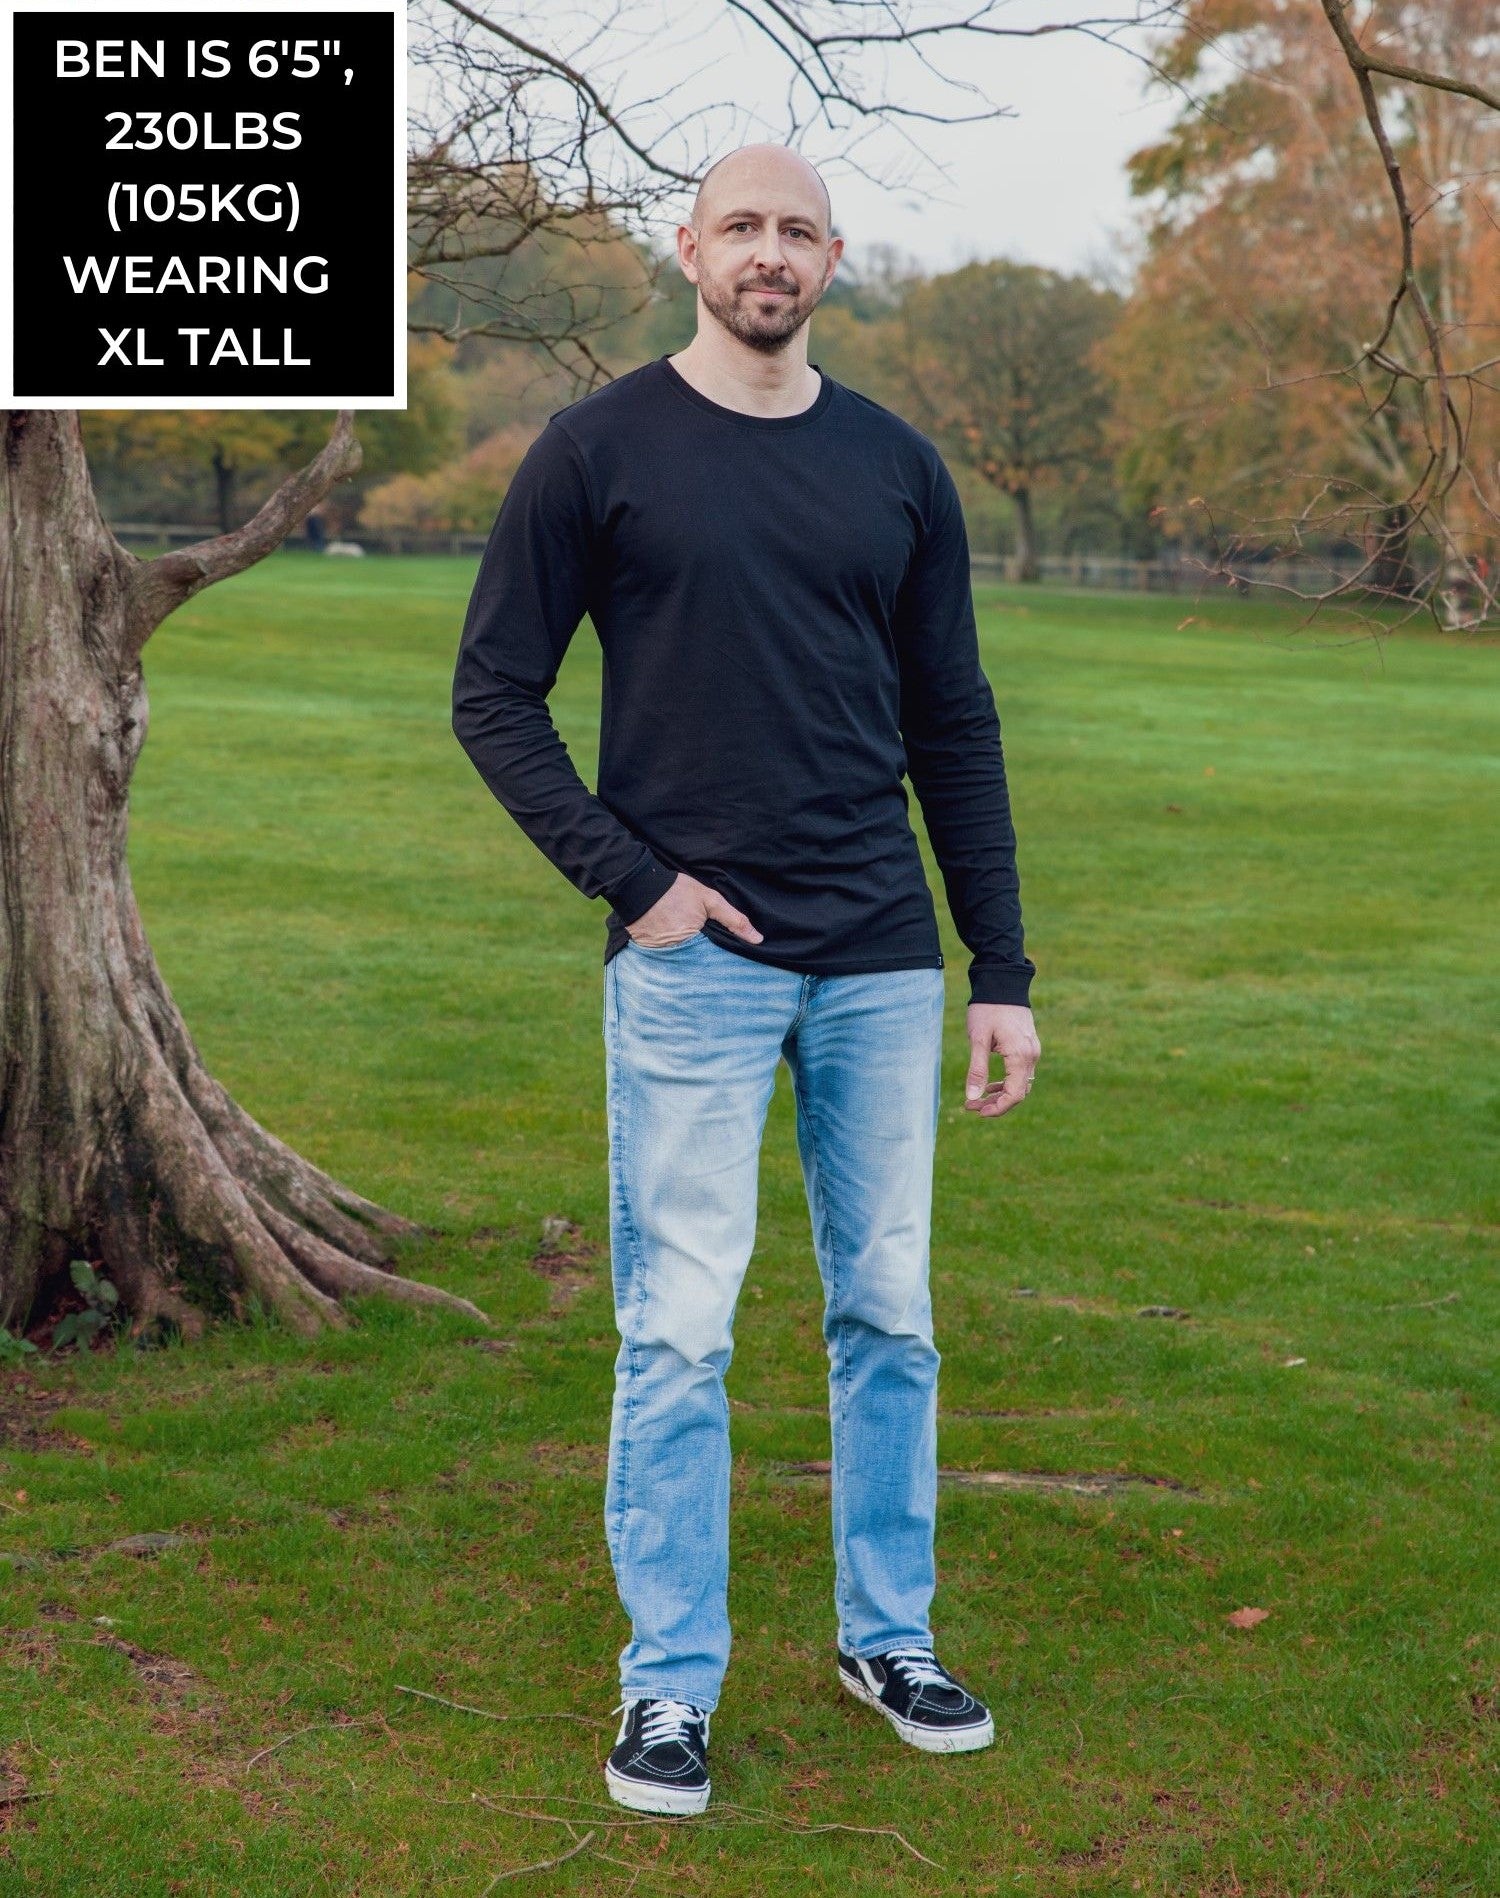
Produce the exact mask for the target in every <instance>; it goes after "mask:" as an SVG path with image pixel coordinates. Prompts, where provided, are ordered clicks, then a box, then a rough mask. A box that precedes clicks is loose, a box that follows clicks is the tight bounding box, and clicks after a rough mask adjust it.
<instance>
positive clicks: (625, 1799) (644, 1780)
mask: <svg viewBox="0 0 1500 1898" xmlns="http://www.w3.org/2000/svg"><path fill="white" fill-rule="evenodd" d="M615 1711H616V1712H617V1713H620V1712H623V1713H624V1715H625V1718H624V1719H623V1720H622V1721H621V1723H620V1737H619V1739H618V1740H616V1742H615V1748H614V1751H613V1752H612V1753H611V1754H610V1756H609V1758H608V1760H607V1761H606V1762H605V1765H604V1783H605V1784H606V1785H607V1786H608V1787H609V1796H610V1798H611V1799H613V1800H615V1801H616V1802H617V1804H619V1805H622V1806H629V1807H631V1808H632V1809H633V1810H634V1811H636V1812H676V1813H693V1812H702V1810H703V1808H704V1807H705V1806H706V1805H707V1804H708V1715H707V1714H706V1713H705V1712H704V1711H703V1709H702V1708H701V1707H692V1706H689V1704H688V1703H687V1701H685V1700H632V1701H631V1702H629V1704H628V1705H626V1706H625V1707H623V1708H618V1707H617V1708H616V1709H615Z"/></svg>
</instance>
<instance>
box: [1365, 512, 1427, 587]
mask: <svg viewBox="0 0 1500 1898" xmlns="http://www.w3.org/2000/svg"><path fill="white" fill-rule="evenodd" d="M1414 525H1415V523H1414V521H1413V518H1412V511H1411V509H1410V508H1409V507H1405V506H1403V505H1400V504H1398V505H1396V506H1395V507H1388V508H1383V509H1382V510H1381V513H1380V515H1379V517H1378V521H1377V524H1376V526H1375V529H1374V532H1373V535H1372V539H1373V542H1374V546H1373V553H1374V561H1373V564H1372V566H1371V568H1370V584H1371V586H1372V587H1375V588H1376V589H1377V590H1378V591H1380V592H1382V593H1389V594H1393V595H1394V596H1395V597H1396V598H1397V599H1401V600H1409V599H1410V598H1411V597H1412V595H1413V594H1414V593H1415V591H1416V575H1415V574H1414V573H1413V572H1412V564H1411V537H1412V528H1413V526H1414Z"/></svg>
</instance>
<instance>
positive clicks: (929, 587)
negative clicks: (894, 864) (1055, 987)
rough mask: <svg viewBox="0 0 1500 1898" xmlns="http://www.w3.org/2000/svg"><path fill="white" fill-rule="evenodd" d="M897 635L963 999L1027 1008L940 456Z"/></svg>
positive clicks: (984, 712) (985, 715) (1013, 875)
mask: <svg viewBox="0 0 1500 1898" xmlns="http://www.w3.org/2000/svg"><path fill="white" fill-rule="evenodd" d="M895 632H896V642H897V654H898V659H899V664H900V673H901V736H902V742H903V745H904V747H905V750H906V763H907V776H908V777H909V778H910V780H911V784H912V788H913V790H914V791H915V792H916V794H917V798H918V800H919V802H920V803H921V806H922V816H923V818H924V820H925V822H926V825H927V835H928V837H929V838H930V839H931V842H932V850H933V855H934V856H935V857H936V858H937V862H938V868H939V869H940V870H941V872H942V876H943V887H944V889H945V890H946V892H947V896H948V907H949V909H950V910H951V911H952V914H953V922H954V926H955V927H956V929H957V930H958V933H959V935H960V937H961V938H962V939H963V942H964V944H965V946H966V947H967V948H968V949H969V951H970V952H971V954H972V956H973V960H972V962H971V963H970V965H969V988H970V1000H971V1001H975V1002H1017V1003H1021V1004H1022V1005H1025V1004H1027V1002H1028V1000H1029V996H1030V990H1031V978H1032V976H1034V975H1035V974H1036V965H1035V963H1033V962H1032V961H1031V960H1030V958H1029V957H1028V956H1027V955H1026V952H1025V948H1024V946H1023V942H1022V930H1021V896H1020V879H1019V876H1018V874H1017V870H1016V833H1015V827H1014V825H1013V823H1012V821H1011V811H1010V796H1009V792H1008V789H1007V786H1006V781H1005V757H1004V752H1003V750H1002V747H1001V742H1000V718H999V714H998V713H997V712H996V710H995V697H994V694H993V692H992V691H991V690H990V683H989V680H988V679H987V678H986V677H985V675H984V669H983V667H982V666H981V665H980V663H979V634H978V629H977V628H976V626H975V624H974V599H973V593H972V591H971V587H970V574H969V540H968V534H967V531H966V530H965V527H964V517H963V506H962V503H961V502H960V500H959V497H958V489H957V488H956V487H955V486H954V482H953V477H952V475H951V474H949V472H948V470H947V468H946V467H944V466H943V465H942V463H941V461H939V463H938V465H937V469H936V473H935V479H934V487H933V495H932V505H931V510H930V513H929V517H928V523H927V527H926V530H925V532H924V534H923V537H922V539H921V541H920V543H919V545H918V547H917V550H916V552H915V554H914V555H913V556H912V563H911V566H910V568H909V569H908V571H907V575H906V578H905V580H904V581H903V582H902V587H901V593H900V595H899V597H898V600H897V605H896V616H895Z"/></svg>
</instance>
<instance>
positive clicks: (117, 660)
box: [0, 409, 482, 1333]
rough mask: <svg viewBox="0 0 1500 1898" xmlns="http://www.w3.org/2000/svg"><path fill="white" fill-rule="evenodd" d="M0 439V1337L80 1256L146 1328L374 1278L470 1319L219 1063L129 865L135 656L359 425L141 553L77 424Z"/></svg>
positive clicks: (374, 1282)
mask: <svg viewBox="0 0 1500 1898" xmlns="http://www.w3.org/2000/svg"><path fill="white" fill-rule="evenodd" d="M0 451H3V453H0V1327H9V1326H15V1325H19V1324H22V1323H24V1322H25V1320H26V1318H27V1316H28V1314H29V1313H30V1312H31V1311H32V1310H33V1308H34V1307H35V1306H36V1305H37V1304H38V1302H39V1301H41V1300H44V1299H46V1298H48V1297H49V1296H50V1293H51V1290H52V1289H53V1284H54V1282H55V1281H58V1280H62V1281H64V1282H65V1281H66V1274H67V1267H68V1263H69V1261H70V1260H72V1259H75V1258H83V1259H87V1260H89V1261H91V1262H92V1263H93V1264H94V1265H95V1267H96V1269H97V1270H98V1271H99V1272H100V1273H102V1275H103V1276H105V1277H106V1278H108V1279H110V1280H112V1281H113V1283H114V1284H115V1285H116V1286H117V1288H118V1289H119V1292H120V1297H121V1302H122V1304H123V1305H124V1307H125V1309H126V1310H127V1311H128V1312H129V1314H130V1315H131V1318H132V1320H133V1321H134V1323H135V1324H136V1325H137V1326H140V1325H143V1324H145V1323H148V1322H149V1321H151V1320H152V1319H154V1318H161V1317H166V1318H170V1319H172V1320H175V1321H176V1322H177V1323H178V1324H179V1325H181V1326H182V1327H183V1328H184V1329H185V1330H187V1331H189V1332H190V1333H191V1332H196V1331H197V1330H198V1329H200V1328H201V1326H202V1322H203V1320H202V1314H203V1313H205V1312H207V1313H211V1314H240V1313H243V1312H245V1311H246V1310H247V1309H248V1308H249V1307H250V1306H251V1305H252V1304H259V1305H261V1306H263V1307H266V1308H269V1309H270V1310H273V1311H275V1312H276V1313H277V1314H279V1316H280V1317H281V1319H282V1320H283V1321H284V1322H286V1323H287V1324H289V1325H291V1326H293V1327H294V1328H296V1329H297V1330H299V1331H304V1332H310V1331H313V1330H316V1329H317V1328H318V1327H319V1326H321V1325H324V1324H329V1323H339V1322H341V1313H340V1310H339V1306H338V1303H337V1300H338V1299H339V1297H340V1296H341V1295H343V1294H346V1293H351V1292H368V1291H376V1290H378V1291H384V1292H386V1293H388V1294H390V1295H393V1296H397V1297H404V1298H406V1299H408V1300H410V1301H413V1302H418V1303H442V1304H446V1305H450V1306H453V1305H457V1306H459V1307H461V1308H462V1309H463V1310H465V1311H466V1312H468V1313H469V1314H471V1315H472V1316H475V1317H481V1316H482V1314H480V1313H478V1312H477V1311H476V1309H475V1308H474V1307H473V1306H472V1305H469V1304H468V1303H467V1301H465V1300H459V1299H454V1298H453V1297H452V1296H451V1295H450V1294H448V1293H445V1292H440V1291H437V1290H436V1289H435V1288H433V1287H430V1286H424V1285H419V1284H415V1283H413V1282H412V1281H409V1280H406V1279H403V1278H399V1277H396V1276H395V1275H394V1274H393V1273H392V1272H391V1271H390V1270H389V1267H390V1261H391V1251H390V1242H391V1241H392V1240H396V1239H399V1238H403V1237H409V1236H413V1235H416V1234H418V1233H420V1232H421V1231H422V1228H421V1227H419V1226H418V1225H416V1224H415V1223H414V1222H412V1221H411V1220H408V1219H404V1218H401V1217H399V1216H398V1215H396V1214H394V1213H391V1212H387V1211H385V1210H383V1209H382V1208H380V1207H378V1206H375V1205H372V1204H371V1203H370V1202H369V1201H368V1200H365V1199H362V1198H361V1197H360V1195H359V1194H357V1193H355V1192H352V1191H351V1190H350V1189H349V1188H348V1187H346V1186H343V1185H341V1184H340V1183H339V1182H338V1181H336V1180H334V1179H331V1178H330V1177H329V1176H328V1175H327V1174H325V1173H322V1172H320V1171H319V1169H318V1168H317V1167H315V1166H313V1165H311V1164H310V1163H309V1162H308V1161H306V1160H303V1159H301V1158H300V1157H299V1156H298V1155H297V1154H295V1153H294V1152H293V1151H292V1150H291V1149H290V1148H289V1147H287V1146H285V1145H283V1144H282V1142H281V1141H279V1140H278V1139H276V1137H275V1136H274V1135H273V1134H270V1133H268V1132H266V1130H265V1129H264V1128H262V1127H260V1126H259V1125H258V1124H257V1123H256V1122H255V1121H254V1120H253V1119H252V1118H251V1116H250V1115H249V1114H247V1113H246V1112H245V1111H244V1110H243V1109H242V1108H240V1107H238V1106H237V1105H236V1104H235V1102H234V1101H233V1100H231V1099H230V1097H229V1095H228V1094H227V1093H226V1092H225V1091H224V1089H223V1088H222V1087H221V1086H220V1085H219V1083H218V1082H217V1081H215V1080H214V1079H213V1077H212V1076H211V1075H210V1074H209V1073H208V1071H207V1070H206V1068H205V1067H204V1065H203V1062H202V1060H201V1058H200V1056H199V1053H198V1050H197V1048H196V1047H195V1046H194V1045H193V1040H192V1037H191V1036H190V1035H189V1033H188V1031H187V1028H186V1026H185V1024H184V1023H183V1020H182V1017H181V1016H180V1014H179V1013H178V1011H177V1007H176V1004H175V1003H174V1002H173V1000H172V997H171V995H170V994H169V993H168V990H167V986H166V983H165V982H164V981H163V980H162V977H161V973H160V971H159V970H158V968H157V966H156V962H155V959H154V958H153V956H152V954H151V950H150V948H149V946H148V944H147V941H146V936H145V931H144V929H143V928H142V925H141V918H140V913H139V911H138V909H137V907H136V901H135V896H134V892H133V891H132V888H131V882H130V870H129V866H128V864H127V862H126V823H127V799H128V793H129V788H130V779H131V775H132V773H133V771H134V768H135V762H136V759H137V757H138V756H139V754H140V750H141V746H142V743H143V742H144V740H145V736H146V722H147V710H146V691H145V685H144V682H143V678H142V671H141V663H140V649H141V647H142V646H143V645H144V644H145V641H146V639H147V638H148V637H149V635H150V632H151V630H152V628H153V627H154V626H155V625H156V624H157V623H158V622H159V621H160V620H161V619H162V618H164V617H165V616H166V614H167V613H169V612H171V611H172V609H173V608H174V607H175V606H176V605H178V604H180V603H181V602H182V600H184V599H186V598H189V597H191V595H192V594H193V593H195V592H197V591H199V590H200V589H201V588H202V587H203V586H205V585H208V584H210V583H211V582H212V581H213V580H215V579H219V578H222V577H224V576H225V575H226V574H228V573H231V572H237V571H240V570H241V569H242V568H244V567H246V566H248V565H250V564H251V563H252V562H253V561H254V560H255V559H258V558H260V557H261V554H262V553H265V552H269V551H270V549H271V548H272V547H273V546H275V545H276V544H277V543H278V541H279V540H280V539H281V538H282V537H283V536H284V535H285V533H286V532H287V531H288V530H289V528H290V527H291V526H292V525H294V524H295V523H296V522H297V521H299V520H300V519H301V518H302V516H303V515H305V513H306V512H307V509H308V507H310V506H312V505H313V504H314V502H315V501H316V500H317V499H319V498H321V494H322V493H326V491H327V489H328V487H329V486H331V485H332V481H333V480H335V479H337V478H339V476H340V474H342V473H344V472H347V471H348V468H349V465H350V463H351V461H352V463H353V465H355V466H357V465H358V448H357V445H356V444H354V441H353V432H352V418H350V417H347V416H345V417H341V418H340V424H339V429H338V430H337V431H336V434H335V440H334V441H332V442H330V444H329V447H328V448H326V449H325V450H324V451H323V454H322V455H320V456H319V457H318V459H317V461H316V462H314V463H311V464H309V467H308V468H307V469H304V470H302V471H301V473H300V474H298V475H296V476H294V477H292V478H291V479H290V480H289V481H288V482H286V483H284V484H283V486H282V488H281V489H279V490H278V491H277V494H276V495H275V496H273V497H272V500H271V501H270V502H268V503H267V504H266V507H265V508H263V509H262V510H261V512H260V514H259V515H257V517H256V520H255V521H254V522H252V523H250V524H249V525H248V526H247V527H246V528H243V529H241V530H240V533H239V534H238V535H235V536H231V537H229V538H228V539H227V540H223V541H219V540H215V541H206V542H203V543H201V544H200V545H199V546H198V547H194V548H188V549H186V550H183V551H182V552H179V553H174V554H167V555H164V556H163V557H162V558H161V559H160V560H156V561H149V562H145V561H139V560H137V559H135V558H134V557H133V556H131V555H130V554H129V553H127V552H126V551H125V550H124V549H123V548H122V547H121V546H120V545H119V544H118V542H116V540H115V539H114V537H113V535H112V534H111V533H110V532H109V529H108V528H107V527H106V526H105V524H104V522H103V520H102V519H101V518H100V515H99V510H98V507H97V504H96V502H95V498H94V493H93V488H92V484H91V482H90V479H89V474H88V468H87V465H86V463H85V460H84V454H83V444H82V439H81V436H80V432H79V427H78V418H77V416H76V415H74V414H72V413H69V412H63V411H51V410H37V409H32V410H9V411H0Z"/></svg>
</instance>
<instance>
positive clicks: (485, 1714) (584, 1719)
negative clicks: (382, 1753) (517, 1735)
mask: <svg viewBox="0 0 1500 1898" xmlns="http://www.w3.org/2000/svg"><path fill="white" fill-rule="evenodd" d="M396 1692H397V1693H398V1694H412V1695H414V1696H415V1697H416V1698H417V1699H418V1700H431V1701H434V1702H435V1703H436V1704H437V1705H438V1706H439V1707H451V1708H453V1710H454V1712H455V1713H471V1714H475V1715H477V1716H478V1718H479V1719H481V1720H576V1721H577V1722H578V1723H579V1724H580V1725H581V1726H585V1727H607V1726H608V1725H609V1724H610V1723H609V1722H608V1721H607V1720H596V1719H595V1718H594V1717H593V1715H592V1714H586V1713H491V1711H490V1710H489V1708H488V1707H469V1706H466V1705H465V1704H464V1702H463V1701H461V1700H444V1698H443V1696H442V1695H441V1694H429V1693H428V1692H427V1691H426V1690H425V1688H421V1687H402V1686H399V1685H398V1686H397V1688H396Z"/></svg>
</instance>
